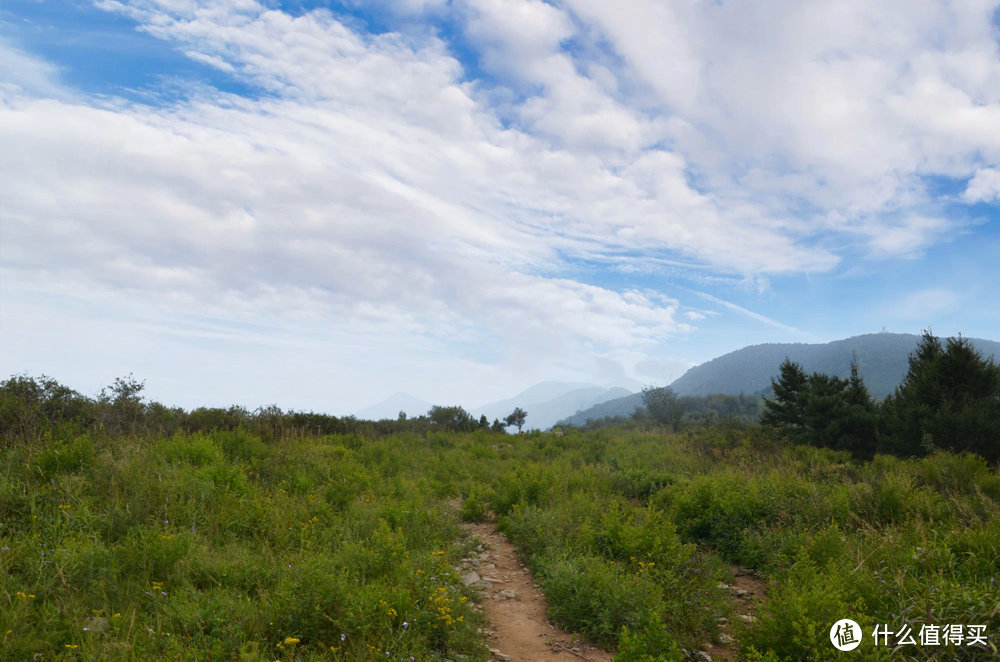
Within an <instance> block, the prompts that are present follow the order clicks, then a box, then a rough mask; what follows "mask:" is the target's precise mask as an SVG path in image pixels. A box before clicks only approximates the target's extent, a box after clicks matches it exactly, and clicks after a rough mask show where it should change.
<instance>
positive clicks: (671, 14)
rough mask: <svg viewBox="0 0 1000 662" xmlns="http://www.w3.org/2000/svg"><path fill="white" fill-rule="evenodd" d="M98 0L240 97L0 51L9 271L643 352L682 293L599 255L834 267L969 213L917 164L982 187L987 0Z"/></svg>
mask: <svg viewBox="0 0 1000 662" xmlns="http://www.w3.org/2000/svg"><path fill="white" fill-rule="evenodd" d="M96 5H97V6H98V7H99V8H101V9H102V10H104V11H107V12H113V13H116V14H119V15H123V16H126V17H128V18H130V19H131V20H132V21H134V23H135V25H136V28H137V29H139V30H141V31H144V32H146V33H148V34H149V35H152V36H154V37H156V38H157V39H161V40H165V41H167V42H169V43H171V44H175V45H176V47H177V48H178V49H179V51H180V52H182V53H184V54H185V55H186V57H189V58H193V59H195V60H197V61H199V62H201V63H204V64H207V65H209V66H211V67H214V68H216V69H218V70H219V71H221V72H224V73H226V74H229V75H231V76H233V77H235V78H236V79H238V80H240V81H241V82H242V83H243V84H245V85H247V86H249V88H250V89H253V90H255V93H254V94H252V95H246V96H240V95H236V94H231V93H222V92H219V91H217V90H212V89H204V88H192V89H190V90H188V91H187V93H186V94H185V95H184V96H183V97H182V98H180V99H177V98H175V97H166V96H165V97H163V98H160V99H154V101H152V102H150V101H146V102H141V101H140V100H138V99H137V98H136V97H132V98H125V97H123V98H116V99H108V98H99V99H98V98H93V97H87V96H86V95H84V94H78V93H73V92H72V91H69V90H65V89H64V88H61V87H60V86H59V85H58V79H57V75H56V73H55V72H54V70H53V68H52V67H51V65H49V64H47V63H45V62H43V61H41V60H39V59H38V58H34V57H32V56H30V55H28V54H27V53H25V52H23V51H21V50H19V49H17V48H15V47H13V46H12V45H10V44H5V45H3V48H0V55H2V60H3V61H5V62H8V63H12V62H13V63H20V64H18V66H17V67H4V68H3V69H4V71H7V72H18V75H17V76H16V77H12V76H10V75H8V77H7V80H6V81H5V82H4V83H3V85H2V86H0V144H3V145H4V149H3V150H0V173H2V177H0V199H2V200H3V235H4V237H3V239H4V240H3V247H2V251H3V262H4V265H5V269H6V270H7V273H8V277H11V278H14V279H17V280H21V281H25V282H39V283H40V282H49V283H58V282H65V281H69V280H71V281H73V282H76V283H85V284H89V285H91V286H93V287H95V288H107V289H109V290H114V291H125V292H131V293H134V295H135V296H137V297H142V298H145V299H152V300H155V301H159V302H162V304H163V305H164V306H168V307H169V306H173V307H177V308H178V309H184V310H196V311H203V312H209V311H211V312H212V313H213V314H218V315H220V316H230V317H233V318H236V319H258V318H272V317H282V318H287V319H292V320H300V322H301V323H302V324H330V325H335V326H337V327H344V328H351V329H355V330H358V331H359V332H362V333H368V334H390V335H392V336H394V337H395V336H397V335H399V336H403V337H411V338H413V337H431V338H434V339H436V340H437V341H440V342H441V343H445V344H448V343H471V344H473V345H487V344H493V343H495V344H498V345H501V346H502V347H504V348H506V349H505V350H503V351H502V352H501V354H503V355H505V356H507V357H508V358H510V357H515V356H516V357H518V358H519V359H523V358H524V357H534V359H535V360H541V358H542V357H545V359H546V360H550V359H551V360H554V361H570V358H569V357H571V356H572V355H573V353H574V352H577V353H578V352H581V351H586V352H590V353H593V354H597V355H605V356H610V357H613V358H615V359H617V360H620V361H623V362H627V361H632V362H633V363H635V362H639V361H642V360H644V358H645V354H644V352H646V351H648V350H649V348H651V347H654V346H656V345H657V343H659V342H661V341H662V340H663V339H664V338H670V337H672V336H676V335H678V334H687V333H690V332H691V331H692V330H693V329H694V328H695V325H697V324H698V322H699V321H701V320H703V319H704V318H705V317H704V313H703V312H699V309H698V308H697V306H695V307H690V305H685V304H684V303H682V301H681V300H680V299H679V294H678V291H676V290H673V289H672V288H671V287H670V286H665V287H656V288H651V287H621V286H615V285H613V284H611V283H610V282H606V281H605V280H604V279H603V278H602V277H601V276H600V273H601V272H602V271H604V270H609V269H610V270H617V271H623V270H624V271H628V270H632V271H639V272H646V273H650V274H658V273H662V267H661V265H662V264H664V263H668V264H671V265H686V266H683V267H673V268H675V269H680V270H681V271H683V272H685V273H687V274H688V276H690V277H697V274H699V273H711V274H714V275H716V276H721V277H727V278H729V277H732V278H734V279H740V278H766V277H780V276H781V275H782V274H792V273H800V272H813V273H817V272H826V271H830V270H834V269H837V268H838V267H839V265H842V264H843V263H844V262H845V261H847V262H852V261H855V260H857V259H862V258H867V259H888V258H893V257H898V256H907V255H914V254H916V253H919V252H920V251H922V250H924V249H926V248H927V247H928V246H931V245H933V244H934V243H935V242H938V241H941V240H942V239H945V238H947V237H949V236H950V235H952V234H953V233H954V232H956V231H957V230H959V229H961V228H963V227H966V226H967V222H966V221H964V220H962V219H961V218H960V217H959V218H956V217H955V216H954V215H948V214H945V213H944V212H943V211H942V204H943V203H942V200H941V199H940V196H939V195H938V194H937V193H936V190H935V188H934V186H935V182H937V181H940V180H947V181H955V182H959V183H960V184H961V187H960V190H964V193H962V194H961V195H957V196H953V198H954V199H951V200H949V201H948V204H954V205H961V204H966V203H968V204H972V203H982V202H986V203H995V202H996V200H997V199H998V195H1000V179H998V177H997V172H998V169H997V168H998V167H1000V58H998V55H997V40H996V38H997V28H996V26H995V23H994V22H993V21H992V19H993V16H994V12H995V11H996V6H997V3H995V2H988V3H987V2H965V1H963V2H955V3H948V2H931V1H928V2H916V3H915V2H912V0H907V1H906V2H888V3H874V4H873V3H869V2H861V1H858V2H829V3H809V4H807V5H803V4H801V3H795V2H759V3H750V4H747V3H732V2H723V3H695V4H691V3H674V2H672V3H664V2H660V1H655V0H648V1H647V0H630V1H627V2H620V3H614V4H609V3H606V2H599V1H596V0H567V1H566V2H562V3H556V4H549V3H544V2H540V1H539V0H468V2H450V3H445V2H406V3H401V4H400V5H398V6H395V5H393V8H394V11H393V12H390V14H391V15H393V16H396V17H401V18H399V20H400V21H401V23H400V29H399V31H389V32H384V33H380V34H374V33H368V32H365V31H364V30H363V29H362V27H361V23H360V22H359V21H358V20H356V19H349V18H347V17H344V16H340V15H336V14H333V13H330V12H329V11H325V10H316V11H309V12H304V13H299V14H294V15H293V14H291V13H287V12H284V11H281V10H278V9H273V8H268V7H267V6H264V5H262V4H260V3H257V2H254V1H252V0H228V1H226V2H207V1H206V2H198V1H195V0H180V1H178V0H171V1H169V2H168V1H166V0H136V1H133V2H118V1H116V0H103V1H101V2H98V3H96ZM422 21H425V22H426V23H423V24H422V23H421V22H422ZM442 21H444V22H442ZM414 24H417V25H423V27H422V28H420V29H416V30H414V29H409V28H406V26H411V27H412V25H414ZM444 25H447V26H450V27H449V28H448V29H445V28H444V27H442V26H444ZM435 26H437V27H435ZM459 42H461V43H462V44H466V45H471V48H473V49H474V53H473V54H472V55H471V56H470V55H467V54H466V55H459V52H460V50H461V49H458V48H457V46H456V44H458V43H459ZM581 263H587V264H591V265H597V266H596V267H594V268H595V269H596V271H594V272H593V273H587V272H583V273H581V272H580V270H579V268H578V266H577V265H579V264H581ZM657 290H658V291H657ZM689 304H691V305H695V304H698V301H697V300H695V301H690V302H689ZM698 305H700V304H698ZM722 309H726V307H725V306H722ZM764 319H766V318H764ZM778 324H779V325H780V323H778ZM489 355H490V358H485V354H481V355H480V359H481V360H482V361H483V362H484V364H488V363H489V362H490V361H496V360H502V359H497V357H496V356H495V352H490V353H489Z"/></svg>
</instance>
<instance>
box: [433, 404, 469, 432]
mask: <svg viewBox="0 0 1000 662" xmlns="http://www.w3.org/2000/svg"><path fill="white" fill-rule="evenodd" d="M427 417H428V418H430V420H431V423H433V424H434V425H438V426H440V427H442V428H444V429H445V430H452V431H455V432H468V431H471V430H474V429H475V428H476V422H475V419H473V418H472V415H471V414H469V412H467V411H465V410H464V409H462V408H461V407H458V406H455V407H440V406H437V405H435V406H433V407H431V409H430V411H428V412H427Z"/></svg>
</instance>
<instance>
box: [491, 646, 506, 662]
mask: <svg viewBox="0 0 1000 662" xmlns="http://www.w3.org/2000/svg"><path fill="white" fill-rule="evenodd" d="M490 655H492V656H493V657H495V658H496V659H498V660H500V662H508V660H510V655H505V654H503V653H501V652H500V651H498V650H497V649H495V648H491V649H490Z"/></svg>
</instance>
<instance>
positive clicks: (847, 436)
mask: <svg viewBox="0 0 1000 662" xmlns="http://www.w3.org/2000/svg"><path fill="white" fill-rule="evenodd" d="M844 396H845V400H846V405H847V406H846V410H845V412H844V422H843V432H842V434H843V436H842V438H841V441H840V447H841V448H844V449H845V450H849V451H851V453H853V454H854V455H858V456H861V457H872V456H873V455H874V454H875V445H876V425H875V423H876V420H877V418H878V409H877V408H876V406H875V401H874V400H872V396H871V394H870V393H869V392H868V387H867V386H865V382H864V380H862V379H861V374H860V371H859V369H858V362H857V360H855V361H852V362H851V376H850V377H849V378H848V380H847V388H846V390H845V392H844Z"/></svg>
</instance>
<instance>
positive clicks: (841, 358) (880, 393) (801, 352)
mask: <svg viewBox="0 0 1000 662" xmlns="http://www.w3.org/2000/svg"><path fill="white" fill-rule="evenodd" d="M919 340H920V336H918V335H915V334H909V333H887V332H882V333H869V334H862V335H858V336H851V337H850V338H843V339H840V340H833V341H830V342H828V343H760V344H756V345H748V346H746V347H743V348H741V349H738V350H735V351H732V352H728V353H726V354H723V355H721V356H718V357H716V358H714V359H711V360H709V361H706V362H704V363H701V364H699V365H697V366H694V367H693V368H691V369H689V370H688V371H687V372H685V373H684V374H683V375H681V376H680V377H679V378H677V379H676V380H674V381H673V383H671V384H670V386H671V388H673V389H674V391H675V392H676V393H677V395H680V396H687V395H691V396H706V395H713V394H717V393H723V394H726V395H739V394H741V393H742V394H746V395H760V394H763V393H766V392H767V391H768V390H769V389H770V388H771V378H772V377H775V376H777V374H778V367H779V366H780V364H781V362H782V361H784V360H785V358H786V357H787V358H788V359H790V360H791V361H794V362H796V363H798V364H799V365H801V366H802V368H803V370H805V372H806V373H813V372H821V373H824V374H828V375H833V376H837V377H847V376H848V375H849V374H850V369H851V361H852V360H854V359H857V361H858V366H859V369H860V372H861V377H862V378H863V379H864V380H865V385H866V386H867V387H868V390H869V392H870V393H871V394H872V395H873V396H874V397H876V398H884V397H885V396H887V395H889V394H890V393H892V391H893V390H895V388H896V386H897V385H898V384H899V383H900V382H901V381H902V380H903V377H904V376H905V375H906V371H907V369H908V368H909V356H910V353H912V352H913V351H914V350H915V349H916V348H917V343H918V342H919ZM966 340H968V341H969V342H970V343H972V345H973V347H975V348H976V350H977V351H978V352H979V353H980V354H982V355H983V357H984V358H990V357H992V358H993V360H994V361H996V360H998V359H1000V342H997V341H994V340H987V339H984V338H966ZM640 406H642V394H641V393H634V394H632V395H629V396H625V397H621V398H616V399H613V400H609V401H607V402H604V403H600V404H598V405H595V406H594V407H591V408H590V409H586V410H580V411H578V412H576V413H575V414H574V415H573V416H569V417H566V418H565V419H563V420H561V421H559V422H558V423H557V425H560V424H561V425H583V424H584V423H586V421H587V420H588V419H599V418H605V417H609V416H610V417H614V416H629V415H631V414H632V412H633V411H635V409H636V408H637V407H640Z"/></svg>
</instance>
